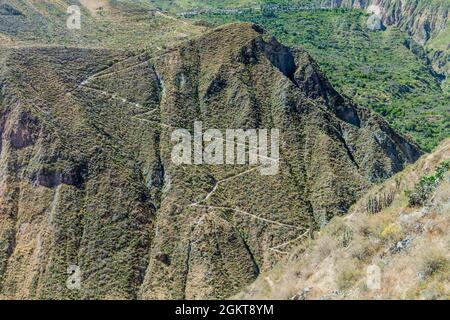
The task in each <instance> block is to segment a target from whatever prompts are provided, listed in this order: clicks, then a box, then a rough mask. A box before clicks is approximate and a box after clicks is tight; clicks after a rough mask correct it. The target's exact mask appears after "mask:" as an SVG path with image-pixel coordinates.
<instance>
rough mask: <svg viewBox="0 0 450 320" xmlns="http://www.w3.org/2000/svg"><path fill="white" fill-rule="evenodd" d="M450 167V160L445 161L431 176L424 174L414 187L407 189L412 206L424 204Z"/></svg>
mask: <svg viewBox="0 0 450 320" xmlns="http://www.w3.org/2000/svg"><path fill="white" fill-rule="evenodd" d="M449 169H450V160H447V161H444V162H443V163H441V164H440V166H439V167H438V168H437V169H436V171H435V172H434V174H432V175H430V176H424V177H422V178H421V179H420V181H419V182H418V183H417V184H416V185H415V186H414V189H413V190H411V191H409V190H407V191H406V192H407V195H408V202H409V205H410V206H420V205H424V204H425V202H426V201H427V200H428V199H429V198H430V196H431V194H432V193H433V192H434V190H435V189H436V187H437V186H438V185H439V183H440V182H441V181H442V179H443V178H444V176H445V173H446V172H447V171H448V170H449Z"/></svg>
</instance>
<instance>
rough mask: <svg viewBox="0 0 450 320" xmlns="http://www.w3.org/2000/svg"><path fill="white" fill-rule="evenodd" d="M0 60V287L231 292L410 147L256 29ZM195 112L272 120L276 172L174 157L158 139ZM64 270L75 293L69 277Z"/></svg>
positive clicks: (189, 294)
mask: <svg viewBox="0 0 450 320" xmlns="http://www.w3.org/2000/svg"><path fill="white" fill-rule="evenodd" d="M0 58H1V60H0V62H1V64H0V65H1V69H0V70H1V78H0V84H1V88H2V90H1V97H0V98H1V99H0V103H1V117H0V119H1V121H0V129H1V130H0V132H1V137H2V140H1V153H0V172H1V175H0V177H1V182H0V242H1V245H0V248H1V252H0V277H1V278H0V279H1V282H0V292H1V295H2V297H3V298H123V299H132V298H145V299H147V298H173V299H180V298H221V297H227V296H230V295H232V294H235V293H236V292H238V291H239V290H240V289H241V288H242V287H243V286H244V285H246V284H249V283H251V282H252V281H253V280H254V279H255V278H256V277H257V276H258V274H259V273H260V272H265V271H267V270H269V269H270V268H271V267H272V265H273V264H274V263H276V262H277V261H278V260H279V259H280V258H281V257H283V255H284V254H285V253H284V251H285V250H288V249H289V247H290V246H295V245H296V244H297V240H300V239H301V236H302V235H304V234H306V233H308V232H309V230H317V229H318V228H320V227H321V226H323V225H325V224H326V223H327V221H328V220H330V219H331V218H332V217H333V216H336V215H342V214H344V213H345V212H346V211H347V210H348V208H349V207H350V205H351V204H352V203H354V202H355V201H356V200H357V198H358V197H359V195H360V194H362V192H364V190H366V189H367V188H368V187H369V186H370V185H371V184H372V183H375V182H379V181H382V180H384V179H386V178H388V177H389V176H391V175H393V174H394V173H396V172H398V171H401V170H402V169H403V168H404V167H405V165H406V164H407V163H411V162H414V161H415V160H416V159H417V158H418V157H419V156H420V152H419V151H418V148H417V147H416V145H415V144H413V143H411V142H409V141H408V140H406V139H405V138H403V137H402V136H400V135H399V134H397V133H396V132H395V131H394V130H392V129H391V128H390V127H389V125H388V124H387V123H386V122H385V121H384V120H382V119H381V118H380V117H379V116H377V115H376V114H374V113H372V112H370V111H369V110H367V109H365V108H361V107H358V106H356V105H355V104H354V103H352V102H351V101H349V100H348V99H346V98H344V97H342V96H341V95H339V94H338V93H337V92H336V91H335V90H334V89H333V87H332V86H331V85H330V83H329V82H328V80H327V79H326V77H325V76H324V75H323V74H322V73H321V72H320V71H319V68H318V66H317V64H316V63H315V62H314V60H312V59H311V57H310V56H309V55H307V54H306V53H305V52H304V51H302V50H291V49H289V48H287V47H285V46H283V45H281V44H279V43H278V42H277V41H276V40H275V39H273V38H271V37H270V36H269V35H268V34H266V33H265V32H264V31H263V30H262V29H261V28H259V27H257V26H255V25H253V24H233V25H229V26H225V27H221V28H217V29H214V30H212V31H211V32H208V33H207V34H205V35H203V36H201V37H198V38H195V39H193V40H191V41H188V42H185V43H182V44H180V45H177V46H175V47H172V48H169V49H167V50H163V51H161V52H157V53H155V52H153V51H151V50H148V51H142V52H141V53H139V54H136V53H127V52H125V51H122V50H121V51H119V52H117V51H114V50H107V49H80V48H63V47H22V48H6V49H2V51H1V54H0ZM195 121H202V122H203V127H204V129H207V128H218V129H225V128H227V129H229V128H242V129H248V128H268V129H270V128H278V129H280V131H281V133H280V155H281V163H280V172H279V174H278V175H273V176H264V175H261V174H260V172H259V170H257V169H259V167H258V166H247V165H226V166H207V165H204V166H197V165H182V166H177V165H175V164H174V163H173V162H172V161H171V150H172V147H173V146H174V144H175V142H173V141H171V139H170V137H171V133H172V131H173V130H174V129H176V128H186V129H188V130H192V128H193V125H194V122H195ZM243 186H245V188H243ZM280 248H283V250H281V249H280ZM71 265H77V266H79V267H80V270H81V273H82V280H81V289H80V290H69V289H68V288H67V287H66V280H67V277H68V274H67V272H68V269H67V268H68V267H69V266H71Z"/></svg>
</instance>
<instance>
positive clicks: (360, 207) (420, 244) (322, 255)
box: [237, 139, 450, 299]
mask: <svg viewBox="0 0 450 320" xmlns="http://www.w3.org/2000/svg"><path fill="white" fill-rule="evenodd" d="M449 158H450V139H449V140H446V141H444V142H443V143H442V144H441V146H439V147H438V148H437V149H436V150H435V152H434V153H432V154H428V155H425V156H423V157H422V158H421V159H420V160H419V161H418V162H417V163H416V164H414V165H412V166H410V167H409V168H407V169H406V170H405V171H403V172H401V173H399V174H398V175H396V176H395V177H393V178H391V179H389V180H388V181H386V182H385V183H384V184H382V185H379V186H376V187H374V188H373V189H372V190H370V191H369V192H368V193H367V194H366V195H365V196H364V197H363V198H362V199H361V200H360V201H359V202H358V203H356V204H355V205H354V206H353V208H352V209H351V210H350V214H349V215H348V216H346V217H344V218H334V219H333V220H332V222H330V224H328V225H327V226H326V227H325V228H324V229H323V230H322V231H321V232H320V233H319V234H318V238H317V239H316V240H315V241H313V242H312V243H311V245H310V246H307V247H306V249H305V250H303V251H302V254H296V255H295V258H293V259H291V261H289V262H286V261H285V262H282V263H280V264H279V265H278V266H277V267H276V270H277V274H282V277H278V279H279V281H272V282H273V283H272V284H271V287H270V290H265V291H264V292H263V291H260V290H259V287H260V279H258V280H257V281H256V282H255V283H254V284H253V285H252V286H251V287H250V288H248V289H247V290H246V291H245V292H243V293H242V294H240V295H239V296H237V297H238V298H254V297H257V298H272V297H274V296H276V297H277V298H278V299H290V298H292V297H293V296H295V298H301V299H303V298H305V299H449V298H450V295H449V292H450V291H449V289H450V274H449V270H450V269H449V261H450V250H449V249H450V248H449V244H450V173H447V175H446V177H445V179H444V180H443V182H442V183H441V184H440V185H439V186H438V188H437V189H436V190H435V192H434V194H433V196H432V198H431V199H430V200H429V202H428V203H427V204H426V205H425V206H423V207H419V208H411V207H409V206H408V199H407V196H406V194H405V190H407V189H408V188H411V187H412V186H414V184H415V183H417V181H419V179H420V177H421V176H423V175H429V174H430V173H433V171H434V170H435V169H436V168H437V167H438V166H439V164H440V163H442V162H443V161H444V160H446V159H449ZM386 190H394V191H392V192H393V193H394V200H393V202H392V204H391V205H390V206H389V207H387V208H384V209H383V210H382V211H381V212H379V213H377V214H367V212H366V202H367V201H368V199H370V198H373V197H374V196H376V194H377V193H380V192H385V191H386ZM373 265H376V266H378V267H379V268H380V269H381V279H380V281H381V286H380V288H379V289H373V288H372V289H371V288H368V285H367V276H366V275H367V270H368V269H367V268H368V267H369V266H373ZM263 277H265V278H270V277H271V273H270V272H269V273H268V274H266V275H263Z"/></svg>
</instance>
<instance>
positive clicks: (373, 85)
mask: <svg viewBox="0 0 450 320" xmlns="http://www.w3.org/2000/svg"><path fill="white" fill-rule="evenodd" d="M193 18H194V19H201V20H206V21H208V22H211V23H213V24H214V25H221V24H224V23H228V22H231V21H251V22H254V23H257V24H259V25H261V26H264V27H265V28H266V29H267V30H269V31H270V32H272V33H273V34H274V35H275V36H276V37H277V38H278V39H280V41H281V42H282V43H284V44H286V45H289V46H293V47H302V48H305V49H306V50H307V51H308V52H310V53H311V55H312V56H313V57H314V58H315V59H316V60H317V61H318V62H319V65H320V67H321V69H322V70H323V71H324V72H325V73H326V74H327V75H328V77H329V78H330V80H331V82H332V84H333V85H334V86H335V87H336V88H337V89H338V90H339V91H340V92H342V93H343V94H345V95H347V96H348V97H351V98H352V99H353V100H355V101H356V102H358V103H359V104H361V105H364V106H367V107H370V108H371V109H373V110H375V111H377V112H378V113H380V114H381V115H383V116H384V117H385V118H386V119H388V121H389V122H390V123H391V124H392V125H393V126H394V127H395V128H396V129H398V130H400V131H401V132H403V133H406V134H409V135H411V136H412V137H413V139H415V140H416V141H417V142H418V143H419V144H420V145H421V147H422V148H423V149H425V150H431V148H433V147H434V146H436V145H437V144H438V143H439V142H440V141H442V139H444V138H445V137H448V136H450V125H449V123H450V114H449V112H448V106H449V105H450V95H446V94H444V91H443V90H442V88H441V83H440V81H439V79H438V76H437V75H436V73H435V72H434V71H433V70H432V68H431V66H430V65H428V64H427V61H426V59H427V58H426V55H425V52H424V51H423V49H422V48H421V47H420V46H419V45H418V44H416V43H415V42H414V41H413V40H412V39H411V38H410V37H408V36H407V35H406V34H405V33H403V32H402V31H400V30H399V29H397V28H395V27H389V28H388V29H387V30H386V31H375V32H374V31H370V30H368V29H367V28H366V21H367V18H368V15H367V14H365V13H363V12H362V11H357V10H348V9H336V10H313V11H294V12H275V13H270V14H264V13H262V14H261V12H251V11H250V12H244V13H241V14H221V13H205V14H200V15H197V16H195V17H193Z"/></svg>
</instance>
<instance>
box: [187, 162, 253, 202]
mask: <svg viewBox="0 0 450 320" xmlns="http://www.w3.org/2000/svg"><path fill="white" fill-rule="evenodd" d="M259 168H261V166H257V167H254V168H251V169H249V170H246V171H244V172H241V173H238V174H236V175H234V176H231V177H228V178H225V179H222V180H219V181H217V182H216V184H215V185H214V187H213V189H212V190H211V191H210V192H209V193H208V194H207V195H206V197H204V198H203V199H202V200H200V201H197V202H194V203H191V204H190V205H189V206H197V205H199V204H200V203H202V202H205V201H207V200H208V199H209V198H210V197H211V196H212V195H213V194H214V193H215V192H216V190H217V188H218V187H219V185H220V184H221V183H223V182H226V181H229V180H232V179H235V178H237V177H240V176H243V175H246V174H247V173H250V172H252V171H255V170H257V169H259Z"/></svg>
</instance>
